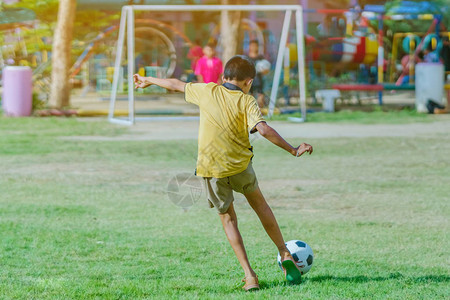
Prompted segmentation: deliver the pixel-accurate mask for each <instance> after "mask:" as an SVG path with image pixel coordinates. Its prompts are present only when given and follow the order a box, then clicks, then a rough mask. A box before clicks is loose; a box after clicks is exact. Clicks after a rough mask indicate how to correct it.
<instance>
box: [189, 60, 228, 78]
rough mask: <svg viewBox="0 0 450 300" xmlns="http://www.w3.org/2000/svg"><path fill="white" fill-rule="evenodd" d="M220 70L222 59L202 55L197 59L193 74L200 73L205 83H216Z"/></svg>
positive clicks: (221, 70)
mask: <svg viewBox="0 0 450 300" xmlns="http://www.w3.org/2000/svg"><path fill="white" fill-rule="evenodd" d="M222 72H223V67H222V61H221V60H220V59H219V58H218V57H213V58H208V57H206V56H203V57H202V58H200V59H199V60H198V61H197V65H196V66H195V75H202V77H203V82H205V83H209V82H214V83H217V82H218V81H219V76H220V74H222Z"/></svg>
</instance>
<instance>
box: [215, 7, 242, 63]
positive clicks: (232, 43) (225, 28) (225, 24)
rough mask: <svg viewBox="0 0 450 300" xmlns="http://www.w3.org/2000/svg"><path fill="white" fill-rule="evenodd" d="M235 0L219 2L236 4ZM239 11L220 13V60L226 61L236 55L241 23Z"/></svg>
mask: <svg viewBox="0 0 450 300" xmlns="http://www.w3.org/2000/svg"><path fill="white" fill-rule="evenodd" d="M237 3H238V1H236V0H222V2H221V4H223V5H228V4H237ZM241 17H242V16H241V12H240V11H235V12H229V11H222V12H221V15H220V36H221V38H222V48H223V53H222V61H224V62H227V61H228V60H229V59H230V58H231V57H233V56H234V55H236V51H237V46H238V36H239V25H240V23H241Z"/></svg>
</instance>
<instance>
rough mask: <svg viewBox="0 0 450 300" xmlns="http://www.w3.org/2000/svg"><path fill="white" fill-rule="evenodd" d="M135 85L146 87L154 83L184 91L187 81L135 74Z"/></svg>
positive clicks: (173, 89)
mask: <svg viewBox="0 0 450 300" xmlns="http://www.w3.org/2000/svg"><path fill="white" fill-rule="evenodd" d="M133 79H134V87H135V88H136V89H137V88H146V87H148V86H150V85H152V84H155V85H157V86H160V87H162V88H165V89H168V90H172V91H177V92H182V93H184V87H185V86H186V82H183V81H181V80H178V79H175V78H156V77H144V76H140V75H139V74H134V76H133Z"/></svg>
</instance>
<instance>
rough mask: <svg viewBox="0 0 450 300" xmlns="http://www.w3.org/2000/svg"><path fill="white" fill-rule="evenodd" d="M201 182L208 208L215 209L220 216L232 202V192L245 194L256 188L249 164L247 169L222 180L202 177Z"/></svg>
mask: <svg viewBox="0 0 450 300" xmlns="http://www.w3.org/2000/svg"><path fill="white" fill-rule="evenodd" d="M203 182H204V184H205V189H206V196H207V197H208V202H209V206H210V207H211V208H213V207H215V208H216V209H217V210H218V211H219V213H222V214H223V213H225V212H226V211H227V210H228V207H230V204H231V203H232V202H233V200H234V197H233V191H235V192H238V193H241V194H247V193H251V192H253V191H254V190H255V189H256V188H257V187H258V180H256V174H255V171H254V170H253V167H252V163H251V162H250V163H249V164H248V167H247V169H245V171H243V172H241V173H239V174H236V175H233V176H229V177H224V178H214V177H203Z"/></svg>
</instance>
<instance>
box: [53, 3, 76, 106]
mask: <svg viewBox="0 0 450 300" xmlns="http://www.w3.org/2000/svg"><path fill="white" fill-rule="evenodd" d="M76 4H77V1H76V0H60V1H59V9H58V21H57V23H56V29H55V33H54V35H53V47H52V83H51V90H50V99H49V105H50V106H51V107H55V108H62V107H65V106H69V105H70V83H69V70H70V67H71V66H70V63H71V57H70V49H71V46H72V33H73V24H74V21H75V8H76Z"/></svg>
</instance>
